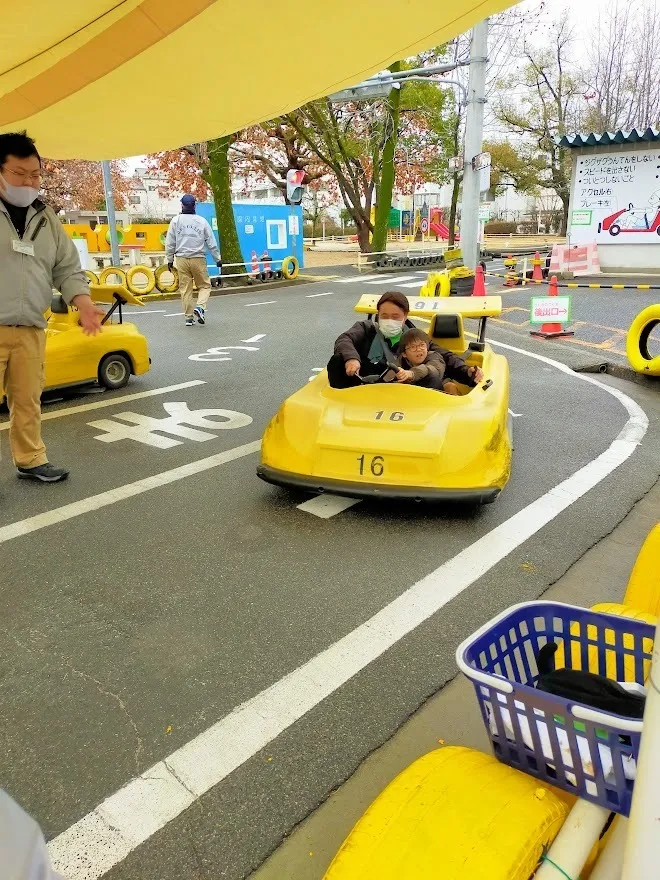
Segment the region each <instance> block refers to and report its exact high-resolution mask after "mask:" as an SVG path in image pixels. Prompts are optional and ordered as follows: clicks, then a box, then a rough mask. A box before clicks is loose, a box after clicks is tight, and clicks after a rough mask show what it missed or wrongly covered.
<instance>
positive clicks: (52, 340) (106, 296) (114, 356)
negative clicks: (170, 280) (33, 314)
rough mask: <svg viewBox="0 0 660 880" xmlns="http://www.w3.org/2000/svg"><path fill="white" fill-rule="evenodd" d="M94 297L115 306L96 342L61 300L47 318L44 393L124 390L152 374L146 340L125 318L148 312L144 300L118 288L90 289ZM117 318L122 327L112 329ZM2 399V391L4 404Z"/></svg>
mask: <svg viewBox="0 0 660 880" xmlns="http://www.w3.org/2000/svg"><path fill="white" fill-rule="evenodd" d="M90 295H91V297H92V299H93V300H94V302H97V303H104V304H106V305H109V306H110V309H109V310H108V312H107V313H106V316H105V318H104V319H103V323H102V327H101V332H100V333H97V335H96V336H87V335H86V334H85V333H83V331H82V327H81V326H80V325H79V323H78V312H77V311H76V309H72V308H69V307H68V306H67V305H66V303H65V302H64V300H63V298H62V297H61V296H60V295H59V294H56V295H55V296H53V299H52V302H51V307H50V309H49V310H48V311H47V312H46V319H47V321H48V327H47V329H46V370H45V372H46V376H45V384H44V390H45V391H51V390H53V389H55V388H69V387H75V386H77V385H89V384H92V383H93V382H98V383H99V384H100V385H103V386H104V387H105V388H109V389H112V388H122V387H123V386H124V385H126V384H127V383H128V381H129V379H130V378H131V375H136V376H139V375H141V374H142V373H146V372H148V371H149V369H150V364H151V360H150V358H149V347H148V345H147V340H146V339H145V337H144V336H143V335H142V333H140V331H139V330H138V328H137V327H136V326H135V324H130V323H124V321H123V318H122V306H124V305H137V306H143V305H144V303H143V302H142V300H140V299H138V298H137V297H135V296H134V295H133V294H132V293H130V291H128V290H127V289H126V288H125V287H122V286H121V285H117V284H101V285H96V284H91V285H90ZM115 312H117V313H118V314H119V322H118V323H111V318H112V316H113V315H114V314H115ZM3 398H4V390H3V389H2V388H1V387H0V402H1V401H2V400H3Z"/></svg>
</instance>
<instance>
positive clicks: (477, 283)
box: [472, 266, 486, 296]
mask: <svg viewBox="0 0 660 880" xmlns="http://www.w3.org/2000/svg"><path fill="white" fill-rule="evenodd" d="M472 296H486V283H485V281H484V267H483V266H477V269H476V272H475V273H474V289H473V290H472Z"/></svg>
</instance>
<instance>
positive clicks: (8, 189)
mask: <svg viewBox="0 0 660 880" xmlns="http://www.w3.org/2000/svg"><path fill="white" fill-rule="evenodd" d="M38 195H39V190H38V189H35V188H34V187H33V186H13V185H12V184H11V183H7V181H6V180H5V179H4V177H3V176H2V174H0V196H2V198H3V199H4V200H5V201H6V202H9V204H10V205H15V206H16V207H17V208H27V207H28V205H31V204H32V202H33V201H34V200H35V199H36V198H37V196H38Z"/></svg>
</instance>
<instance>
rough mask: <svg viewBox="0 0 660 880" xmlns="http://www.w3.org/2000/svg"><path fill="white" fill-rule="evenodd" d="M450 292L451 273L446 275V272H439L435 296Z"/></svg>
mask: <svg viewBox="0 0 660 880" xmlns="http://www.w3.org/2000/svg"><path fill="white" fill-rule="evenodd" d="M450 294H451V281H450V280H449V275H446V274H445V273H444V272H443V273H440V274H438V277H437V281H436V284H435V293H434V296H449V295H450Z"/></svg>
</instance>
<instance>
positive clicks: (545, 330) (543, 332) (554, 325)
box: [529, 275, 575, 339]
mask: <svg viewBox="0 0 660 880" xmlns="http://www.w3.org/2000/svg"><path fill="white" fill-rule="evenodd" d="M548 296H559V285H558V284H557V276H556V275H553V276H552V278H551V279H550V285H549V288H548ZM529 334H530V336H541V337H542V338H543V339H556V338H557V337H558V336H575V333H574V332H573V330H565V329H564V325H563V324H562V323H561V322H559V321H546V322H545V323H544V324H541V326H540V327H539V329H538V330H530V331H529Z"/></svg>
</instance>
